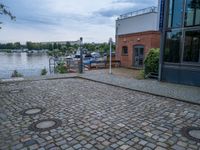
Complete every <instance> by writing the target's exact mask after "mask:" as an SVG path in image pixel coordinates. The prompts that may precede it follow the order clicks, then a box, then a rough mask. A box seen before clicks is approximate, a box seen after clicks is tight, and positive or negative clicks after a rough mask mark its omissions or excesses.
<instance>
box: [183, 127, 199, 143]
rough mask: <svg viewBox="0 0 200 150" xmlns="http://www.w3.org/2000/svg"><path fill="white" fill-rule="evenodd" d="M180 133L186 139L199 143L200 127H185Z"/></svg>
mask: <svg viewBox="0 0 200 150" xmlns="http://www.w3.org/2000/svg"><path fill="white" fill-rule="evenodd" d="M182 133H183V135H184V136H185V137H187V138H188V139H190V140H194V141H197V142H200V127H185V128H183V129H182Z"/></svg>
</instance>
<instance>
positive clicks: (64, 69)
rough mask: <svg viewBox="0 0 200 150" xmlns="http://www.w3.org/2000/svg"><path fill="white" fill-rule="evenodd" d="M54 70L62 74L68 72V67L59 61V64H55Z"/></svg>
mask: <svg viewBox="0 0 200 150" xmlns="http://www.w3.org/2000/svg"><path fill="white" fill-rule="evenodd" d="M55 71H56V72H57V73H61V74H64V73H67V72H68V68H67V66H66V65H65V64H64V63H59V64H58V65H57V66H56V68H55Z"/></svg>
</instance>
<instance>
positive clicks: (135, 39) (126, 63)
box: [116, 31, 160, 68]
mask: <svg viewBox="0 0 200 150" xmlns="http://www.w3.org/2000/svg"><path fill="white" fill-rule="evenodd" d="M116 40H117V46H116V60H120V61H121V66H122V67H128V68H131V67H133V65H134V61H133V60H134V58H133V56H134V48H133V47H134V46H136V45H143V46H144V56H145V57H146V55H147V54H148V51H149V49H151V48H159V47H160V32H158V31H147V32H140V33H134V34H126V35H120V36H116ZM123 46H127V47H128V55H122V47H123Z"/></svg>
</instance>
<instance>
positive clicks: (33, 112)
mask: <svg viewBox="0 0 200 150" xmlns="http://www.w3.org/2000/svg"><path fill="white" fill-rule="evenodd" d="M45 110H46V109H45V108H42V107H34V108H28V109H25V110H23V111H22V112H21V115H23V116H31V115H37V114H41V113H43V112H44V111H45Z"/></svg>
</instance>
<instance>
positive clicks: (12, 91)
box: [0, 79, 200, 150]
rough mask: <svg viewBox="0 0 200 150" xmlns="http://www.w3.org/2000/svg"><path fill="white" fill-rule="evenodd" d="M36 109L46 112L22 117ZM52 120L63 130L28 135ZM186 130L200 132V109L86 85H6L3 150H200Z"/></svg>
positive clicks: (0, 117)
mask: <svg viewBox="0 0 200 150" xmlns="http://www.w3.org/2000/svg"><path fill="white" fill-rule="evenodd" d="M16 89H17V90H18V91H16ZM31 107H45V108H46V111H45V112H43V113H42V114H38V115H35V116H22V115H21V114H20V112H21V111H23V110H25V109H27V108H31ZM48 118H55V119H60V120H61V121H62V125H61V126H60V127H58V128H56V129H51V130H50V131H43V132H34V131H30V130H29V129H28V127H29V125H31V123H33V122H35V121H38V120H41V119H48ZM186 126H194V127H195V126H196V127H198V126H200V106H198V105H192V104H189V103H184V102H179V101H175V100H172V99H168V98H163V97H158V96H153V95H150V94H144V93H140V92H135V91H131V90H126V89H123V88H118V87H113V86H108V85H104V84H100V83H95V82H91V81H87V80H82V79H62V80H41V81H32V82H31V81H30V82H16V83H10V84H1V85H0V134H1V135H0V149H2V150H4V149H5V150H7V149H20V150H26V149H30V150H32V149H39V150H44V149H51V150H58V149H68V150H73V149H82V150H84V149H91V150H95V149H106V150H112V149H119V150H126V149H128V150H134V149H137V150H139V149H143V150H151V149H156V150H165V149H175V150H184V149H187V150H195V149H196V150H197V149H200V143H197V142H195V141H192V140H189V139H187V138H185V137H183V136H182V134H181V132H180V131H181V129H182V128H183V127H186Z"/></svg>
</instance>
